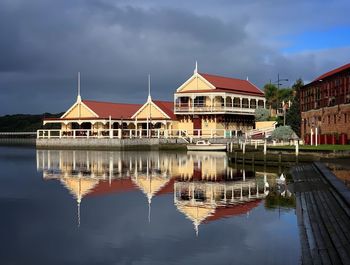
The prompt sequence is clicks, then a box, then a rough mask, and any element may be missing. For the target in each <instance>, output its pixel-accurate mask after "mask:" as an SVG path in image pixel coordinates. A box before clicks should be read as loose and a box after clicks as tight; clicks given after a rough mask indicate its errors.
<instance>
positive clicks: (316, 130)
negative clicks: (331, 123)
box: [315, 127, 318, 146]
mask: <svg viewBox="0 0 350 265" xmlns="http://www.w3.org/2000/svg"><path fill="white" fill-rule="evenodd" d="M317 138H318V128H317V127H316V128H315V145H316V146H317V144H318V140H317Z"/></svg>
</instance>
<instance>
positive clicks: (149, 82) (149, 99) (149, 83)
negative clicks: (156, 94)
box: [147, 74, 152, 102]
mask: <svg viewBox="0 0 350 265" xmlns="http://www.w3.org/2000/svg"><path fill="white" fill-rule="evenodd" d="M147 100H148V102H150V101H152V97H151V75H150V74H148V99H147Z"/></svg>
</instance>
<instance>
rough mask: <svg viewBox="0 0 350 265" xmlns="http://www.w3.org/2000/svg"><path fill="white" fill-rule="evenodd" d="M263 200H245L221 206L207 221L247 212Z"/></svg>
mask: <svg viewBox="0 0 350 265" xmlns="http://www.w3.org/2000/svg"><path fill="white" fill-rule="evenodd" d="M260 202H261V200H255V201H250V202H244V203H242V204H236V205H229V206H219V207H218V208H216V210H215V213H214V215H211V216H209V217H208V218H206V219H205V222H210V221H215V220H219V219H222V218H227V217H230V216H235V215H242V214H246V213H247V212H249V211H251V210H252V209H254V208H255V207H257V206H258V205H259V204H260Z"/></svg>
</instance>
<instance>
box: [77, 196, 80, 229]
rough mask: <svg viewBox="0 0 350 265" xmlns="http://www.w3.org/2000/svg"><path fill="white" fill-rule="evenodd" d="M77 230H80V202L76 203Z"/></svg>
mask: <svg viewBox="0 0 350 265" xmlns="http://www.w3.org/2000/svg"><path fill="white" fill-rule="evenodd" d="M77 206H78V228H80V201H78V204H77Z"/></svg>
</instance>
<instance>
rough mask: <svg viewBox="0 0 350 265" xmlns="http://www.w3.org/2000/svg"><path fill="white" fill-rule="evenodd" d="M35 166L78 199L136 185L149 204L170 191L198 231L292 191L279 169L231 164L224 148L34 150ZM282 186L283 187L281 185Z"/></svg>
mask: <svg viewBox="0 0 350 265" xmlns="http://www.w3.org/2000/svg"><path fill="white" fill-rule="evenodd" d="M36 160H37V169H38V170H39V171H42V172H43V178H44V180H58V181H59V182H60V183H61V184H62V185H63V186H64V187H65V188H66V189H67V190H68V191H69V192H70V193H71V194H72V196H73V197H74V199H75V200H76V203H77V223H78V226H80V205H81V203H82V201H83V199H84V197H85V196H101V195H104V194H108V193H114V192H130V191H136V190H140V191H141V192H143V194H144V195H145V197H146V200H145V204H147V205H148V217H147V218H148V222H151V204H152V199H153V198H154V197H155V196H158V195H161V194H169V193H173V196H174V205H175V207H176V209H177V210H178V211H179V213H182V214H183V215H184V216H185V217H186V218H188V219H189V220H190V221H191V222H192V223H193V227H194V230H195V233H196V234H197V235H198V232H199V226H200V225H201V224H203V223H208V222H212V221H216V220H219V219H221V218H225V217H232V216H236V215H242V214H247V215H248V214H249V212H250V211H251V210H252V209H254V208H255V207H257V206H258V205H259V204H260V203H261V201H262V200H263V199H265V198H266V197H267V196H268V200H267V201H269V207H273V204H274V198H276V196H277V197H280V196H281V194H282V195H284V196H286V195H287V196H288V197H291V196H292V194H291V193H290V192H289V191H288V189H287V186H286V185H277V184H276V183H279V182H278V181H277V179H278V174H277V173H273V172H266V170H262V171H258V170H255V171H252V170H246V169H245V168H233V167H230V166H229V165H228V163H227V157H226V154H225V153H221V152H217V153H216V152H212V153H208V152H206V153H197V152H188V153H160V152H106V151H73V150H64V151H63V150H37V153H36ZM281 187H282V188H281Z"/></svg>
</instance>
